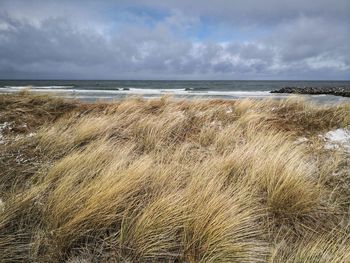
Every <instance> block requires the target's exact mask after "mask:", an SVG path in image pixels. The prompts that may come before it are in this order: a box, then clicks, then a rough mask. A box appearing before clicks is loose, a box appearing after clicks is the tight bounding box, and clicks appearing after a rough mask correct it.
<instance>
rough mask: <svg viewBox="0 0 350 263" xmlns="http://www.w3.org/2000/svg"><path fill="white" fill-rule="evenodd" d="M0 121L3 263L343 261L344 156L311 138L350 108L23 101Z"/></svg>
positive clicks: (1, 103) (1, 113)
mask: <svg viewBox="0 0 350 263" xmlns="http://www.w3.org/2000/svg"><path fill="white" fill-rule="evenodd" d="M0 121H1V122H2V123H5V122H6V123H7V125H6V130H5V129H4V130H2V134H3V135H2V136H3V141H2V142H1V144H0V153H1V156H0V170H1V172H0V174H1V175H0V198H1V203H0V251H1V253H0V262H125V263H126V262H190V263H192V262H274V263H275V262H276V263H279V262H347V261H349V260H350V254H349V249H348V248H349V247H350V239H349V238H350V231H349V230H350V228H349V218H350V217H349V211H350V201H349V200H350V198H349V193H350V191H349V190H348V189H349V184H348V183H349V182H350V180H349V178H350V176H349V175H348V170H349V154H348V153H346V152H344V151H341V150H327V149H325V148H324V141H323V140H322V139H321V138H320V137H319V135H320V134H324V133H325V132H327V131H329V130H332V129H336V128H340V127H347V126H349V125H350V105H347V104H344V105H339V106H323V107H321V106H318V105H313V104H310V103H309V102H305V101H302V100H301V99H300V98H297V97H296V98H292V99H290V100H282V101H273V100H262V101H254V100H239V101H225V100H199V101H196V100H194V101H193V100H192V101H191V100H175V99H172V98H169V97H163V98H160V99H153V100H144V99H140V98H128V99H124V100H122V101H117V102H113V103H102V102H98V103H92V104H83V103H80V102H76V101H65V100H62V99H57V98H52V97H48V96H38V95H33V94H30V93H22V94H15V95H1V96H0ZM16 127H17V128H16ZM18 127H25V129H20V128H18ZM300 137H306V138H307V141H306V140H305V141H301V142H300V141H298V138H300Z"/></svg>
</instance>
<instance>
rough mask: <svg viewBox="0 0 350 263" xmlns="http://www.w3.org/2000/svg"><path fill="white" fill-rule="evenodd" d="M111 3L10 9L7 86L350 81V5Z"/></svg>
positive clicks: (4, 17) (5, 22) (1, 34)
mask: <svg viewBox="0 0 350 263" xmlns="http://www.w3.org/2000/svg"><path fill="white" fill-rule="evenodd" d="M102 2H103V3H98V2H97V1H90V0H87V1H65V0H64V1H60V2H57V1H31V4H29V3H28V2H27V1H20V0H13V1H4V2H2V3H1V4H0V7H2V8H1V10H2V13H1V11H0V78H9V77H10V78H111V79H113V78H132V79H140V78H143V79H145V78H147V79H149V78H152V79H154V78H156V79H158V78H159V79H166V78H172V79H179V78H184V79H193V78H196V79H197V78H201V79H209V78H210V79H220V78H223V79H243V78H247V79H303V78H305V79H327V78H328V79H349V78H350V47H349V45H348V43H350V30H349V28H350V26H349V24H350V23H348V22H349V17H348V16H346V15H345V14H346V13H348V11H349V2H348V1H342V0H339V1H326V0H320V1H318V2H317V3H318V4H317V5H316V4H315V3H314V2H311V1H309V2H308V3H302V2H301V1H299V0H297V1H277V0H269V1H264V3H263V4H262V1H252V0H246V1H235V2H234V3H233V1H223V0H218V1H216V2H215V4H214V2H209V1H204V2H203V1H198V0H194V1H182V0H179V1H176V3H175V2H174V1H167V0H164V1H155V0H144V1H138V3H139V4H136V2H135V3H134V2H133V1H118V2H117V3H116V2H115V1H102ZM140 2H141V4H140ZM282 2H283V3H282ZM266 10H269V11H266ZM208 28H211V29H212V30H213V29H214V31H215V30H216V29H217V31H221V34H222V33H227V35H230V36H231V35H232V36H233V37H230V38H228V40H222V39H218V38H215V37H214V38H213V37H208V36H209V34H210V33H211V32H209V30H208ZM237 32H239V33H237ZM242 32H243V33H242ZM242 34H243V35H242ZM245 34H246V35H245ZM211 36H212V35H211ZM214 36H215V35H214Z"/></svg>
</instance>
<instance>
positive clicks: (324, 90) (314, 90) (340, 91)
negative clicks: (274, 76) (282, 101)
mask: <svg viewBox="0 0 350 263" xmlns="http://www.w3.org/2000/svg"><path fill="white" fill-rule="evenodd" d="M271 93H291V94H309V95H322V94H325V95H335V96H343V97H350V86H349V87H284V88H281V89H278V90H272V91H271Z"/></svg>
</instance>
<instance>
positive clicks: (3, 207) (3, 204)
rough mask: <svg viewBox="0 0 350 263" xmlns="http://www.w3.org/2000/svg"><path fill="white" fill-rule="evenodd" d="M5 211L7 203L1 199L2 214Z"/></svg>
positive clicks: (0, 210)
mask: <svg viewBox="0 0 350 263" xmlns="http://www.w3.org/2000/svg"><path fill="white" fill-rule="evenodd" d="M4 210H5V203H4V202H3V201H2V199H1V198H0V212H3V211H4Z"/></svg>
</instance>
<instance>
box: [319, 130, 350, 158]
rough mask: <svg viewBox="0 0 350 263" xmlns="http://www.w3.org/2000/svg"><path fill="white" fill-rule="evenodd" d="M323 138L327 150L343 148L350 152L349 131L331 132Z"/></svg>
mask: <svg viewBox="0 0 350 263" xmlns="http://www.w3.org/2000/svg"><path fill="white" fill-rule="evenodd" d="M322 137H323V138H324V139H325V141H326V144H325V148H326V149H327V150H335V149H339V148H343V149H344V150H346V151H347V152H350V132H349V131H348V130H347V129H336V130H334V131H329V132H327V133H326V134H325V135H324V136H322Z"/></svg>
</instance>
